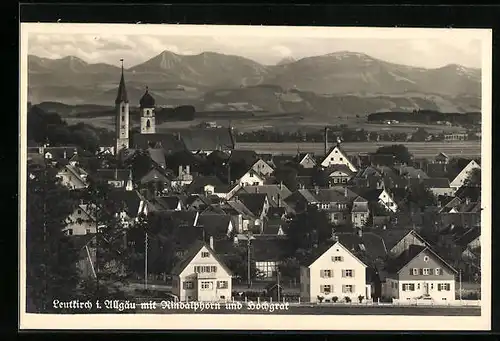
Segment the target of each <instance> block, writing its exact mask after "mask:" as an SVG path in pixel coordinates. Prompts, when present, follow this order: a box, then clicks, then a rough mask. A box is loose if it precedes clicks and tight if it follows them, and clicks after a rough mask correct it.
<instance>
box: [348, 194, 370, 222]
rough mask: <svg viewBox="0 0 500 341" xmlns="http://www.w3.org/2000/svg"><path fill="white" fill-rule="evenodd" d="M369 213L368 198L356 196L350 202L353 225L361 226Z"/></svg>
mask: <svg viewBox="0 0 500 341" xmlns="http://www.w3.org/2000/svg"><path fill="white" fill-rule="evenodd" d="M369 215H370V208H369V207H368V200H366V199H365V198H362V197H360V196H358V197H357V198H356V199H354V201H353V202H352V209H351V221H352V225H353V227H359V228H361V227H363V226H365V224H366V221H367V220H368V216H369Z"/></svg>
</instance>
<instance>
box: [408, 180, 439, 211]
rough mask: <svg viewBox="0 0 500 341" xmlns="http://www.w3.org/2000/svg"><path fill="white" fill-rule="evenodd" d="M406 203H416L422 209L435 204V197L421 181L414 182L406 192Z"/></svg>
mask: <svg viewBox="0 0 500 341" xmlns="http://www.w3.org/2000/svg"><path fill="white" fill-rule="evenodd" d="M407 193H408V194H407V201H408V204H409V205H411V204H415V205H417V206H418V207H419V208H420V209H421V210H422V211H423V210H424V209H425V208H426V207H429V206H436V204H437V200H436V197H435V196H434V195H433V194H432V193H431V192H430V191H429V189H428V188H426V187H425V186H424V185H423V184H422V183H419V184H414V185H413V186H411V187H410V188H409V189H408V192H407Z"/></svg>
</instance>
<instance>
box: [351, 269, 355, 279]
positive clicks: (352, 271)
mask: <svg viewBox="0 0 500 341" xmlns="http://www.w3.org/2000/svg"><path fill="white" fill-rule="evenodd" d="M351 273H352V277H354V276H355V275H354V269H352V270H351Z"/></svg>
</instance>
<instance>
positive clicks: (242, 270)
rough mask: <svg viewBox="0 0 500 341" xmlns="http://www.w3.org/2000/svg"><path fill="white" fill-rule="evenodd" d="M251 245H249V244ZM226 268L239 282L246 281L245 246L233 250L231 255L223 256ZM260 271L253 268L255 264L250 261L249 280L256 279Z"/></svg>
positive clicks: (246, 255) (246, 251)
mask: <svg viewBox="0 0 500 341" xmlns="http://www.w3.org/2000/svg"><path fill="white" fill-rule="evenodd" d="M250 245H251V244H250ZM224 261H225V263H226V265H227V267H228V268H229V269H230V270H231V271H232V273H233V275H234V276H235V277H236V278H237V279H240V280H243V281H244V280H246V279H247V277H248V250H247V246H246V245H241V246H238V247H236V248H235V250H234V252H233V253H230V254H228V255H226V256H224ZM259 275H260V271H259V270H258V269H257V267H256V266H255V262H253V261H252V260H251V259H250V279H252V280H254V279H256V278H258V277H259Z"/></svg>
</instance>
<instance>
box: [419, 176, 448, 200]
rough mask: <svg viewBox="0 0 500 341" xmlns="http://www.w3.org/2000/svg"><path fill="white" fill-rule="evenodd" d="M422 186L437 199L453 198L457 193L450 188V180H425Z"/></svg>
mask: <svg viewBox="0 0 500 341" xmlns="http://www.w3.org/2000/svg"><path fill="white" fill-rule="evenodd" d="M422 184H423V185H424V187H425V188H427V189H428V190H429V191H430V192H431V193H432V194H434V196H436V197H439V196H452V195H453V193H455V190H453V189H452V188H451V187H450V180H448V178H428V179H423V180H422Z"/></svg>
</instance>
